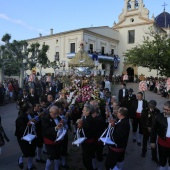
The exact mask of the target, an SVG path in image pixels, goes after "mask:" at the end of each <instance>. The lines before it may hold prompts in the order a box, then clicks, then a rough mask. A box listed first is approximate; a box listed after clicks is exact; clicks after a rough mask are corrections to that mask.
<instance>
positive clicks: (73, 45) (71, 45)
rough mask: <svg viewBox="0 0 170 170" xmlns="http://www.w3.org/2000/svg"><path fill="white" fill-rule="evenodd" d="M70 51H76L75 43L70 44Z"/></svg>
mask: <svg viewBox="0 0 170 170" xmlns="http://www.w3.org/2000/svg"><path fill="white" fill-rule="evenodd" d="M70 53H75V43H71V44H70Z"/></svg>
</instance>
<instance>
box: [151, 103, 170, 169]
mask: <svg viewBox="0 0 170 170" xmlns="http://www.w3.org/2000/svg"><path fill="white" fill-rule="evenodd" d="M150 143H151V148H156V143H158V155H159V164H160V170H166V164H167V162H168V163H169V165H168V170H170V101H167V102H166V103H165V104H164V106H163V113H161V114H158V115H157V117H156V118H155V121H154V122H153V125H152V128H151V136H150Z"/></svg>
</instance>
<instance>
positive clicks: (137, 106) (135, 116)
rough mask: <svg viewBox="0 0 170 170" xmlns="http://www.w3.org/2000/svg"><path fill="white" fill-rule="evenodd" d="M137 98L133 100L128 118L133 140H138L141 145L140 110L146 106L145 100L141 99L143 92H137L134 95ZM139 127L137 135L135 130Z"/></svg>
mask: <svg viewBox="0 0 170 170" xmlns="http://www.w3.org/2000/svg"><path fill="white" fill-rule="evenodd" d="M136 97H137V99H136V100H134V102H133V103H132V107H131V112H130V119H131V121H132V126H133V142H136V139H137V142H138V145H139V146H141V142H142V126H141V113H142V110H143V109H145V108H147V106H148V104H147V101H146V100H144V99H143V93H142V92H138V93H137V95H136ZM138 127H139V131H138V132H139V134H138V136H137V130H138Z"/></svg>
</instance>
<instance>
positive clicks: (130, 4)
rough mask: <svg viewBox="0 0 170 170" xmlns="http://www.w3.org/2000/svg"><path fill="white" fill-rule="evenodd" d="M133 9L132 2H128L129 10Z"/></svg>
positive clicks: (129, 0)
mask: <svg viewBox="0 0 170 170" xmlns="http://www.w3.org/2000/svg"><path fill="white" fill-rule="evenodd" d="M131 8H132V2H131V0H128V2H127V10H128V11H129V10H131Z"/></svg>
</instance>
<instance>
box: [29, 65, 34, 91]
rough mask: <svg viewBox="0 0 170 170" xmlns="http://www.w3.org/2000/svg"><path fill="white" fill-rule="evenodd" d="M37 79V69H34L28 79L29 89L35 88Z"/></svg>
mask: <svg viewBox="0 0 170 170" xmlns="http://www.w3.org/2000/svg"><path fill="white" fill-rule="evenodd" d="M35 77H36V69H35V68H33V69H32V73H31V74H30V75H29V78H28V85H29V88H33V89H34V87H35V84H34V83H35Z"/></svg>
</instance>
